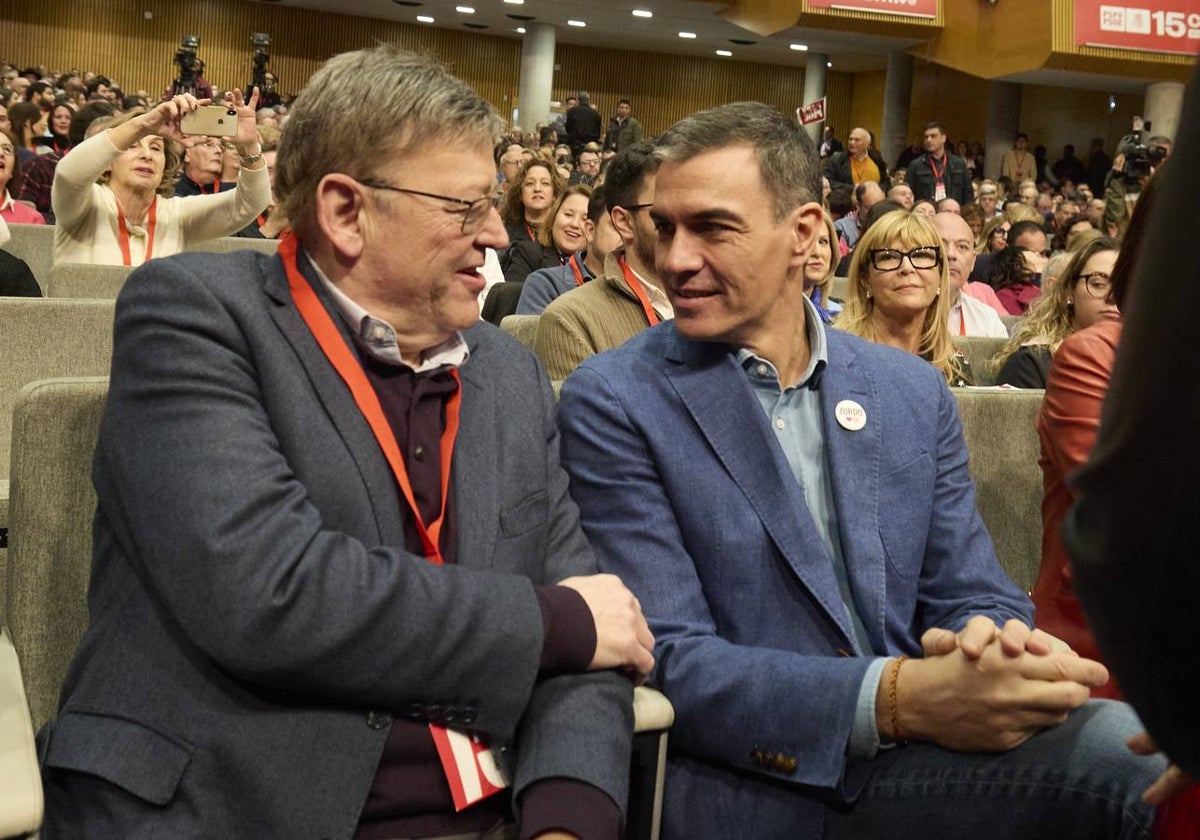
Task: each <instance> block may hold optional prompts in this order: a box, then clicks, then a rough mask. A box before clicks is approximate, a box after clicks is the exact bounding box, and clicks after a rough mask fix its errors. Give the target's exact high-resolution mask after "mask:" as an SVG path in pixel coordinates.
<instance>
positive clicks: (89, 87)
mask: <svg viewBox="0 0 1200 840" xmlns="http://www.w3.org/2000/svg"><path fill="white" fill-rule="evenodd" d="M100 85H104V86H105V87H107V88H111V87H112V82H110V81H109V80H108V77H107V76H93V77H92V80H91V81H90V82H88V83H87V84H86V85H85V86H84V90H86V91H87V95H88V96H91V95H92V94H93V93H95V92H96V91H97V90H98V89H99V88H100Z"/></svg>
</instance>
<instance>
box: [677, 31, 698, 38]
mask: <svg viewBox="0 0 1200 840" xmlns="http://www.w3.org/2000/svg"><path fill="white" fill-rule="evenodd" d="M679 37H680V38H695V37H696V33H695V32H680V33H679Z"/></svg>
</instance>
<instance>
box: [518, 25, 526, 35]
mask: <svg viewBox="0 0 1200 840" xmlns="http://www.w3.org/2000/svg"><path fill="white" fill-rule="evenodd" d="M517 34H518V35H524V34H525V27H524V26H518V27H517Z"/></svg>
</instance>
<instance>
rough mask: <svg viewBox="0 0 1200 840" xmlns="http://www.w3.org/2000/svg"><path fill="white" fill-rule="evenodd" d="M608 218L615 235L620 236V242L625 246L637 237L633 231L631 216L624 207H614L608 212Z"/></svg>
mask: <svg viewBox="0 0 1200 840" xmlns="http://www.w3.org/2000/svg"><path fill="white" fill-rule="evenodd" d="M609 218H611V219H612V225H613V228H614V229H615V230H616V232H617V235H618V236H620V237H621V242H622V243H623V244H624V245H625V247H629V246H630V245H632V244H633V243H634V241H635V240H636V239H637V236H636V234H634V232H633V217H632V216H631V215H630V213H629V211H628V210H626V209H625V208H624V207H614V208H613V209H612V210H611V211H610V212H609Z"/></svg>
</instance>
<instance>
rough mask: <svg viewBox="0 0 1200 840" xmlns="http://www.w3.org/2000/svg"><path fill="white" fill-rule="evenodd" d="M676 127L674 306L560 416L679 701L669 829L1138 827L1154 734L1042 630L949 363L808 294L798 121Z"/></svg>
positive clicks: (597, 365)
mask: <svg viewBox="0 0 1200 840" xmlns="http://www.w3.org/2000/svg"><path fill="white" fill-rule="evenodd" d="M662 142H663V147H662V148H663V151H662V152H661V154H662V156H663V158H664V161H663V164H662V167H661V168H660V170H659V175H658V183H657V189H656V192H655V199H654V206H653V207H652V208H651V216H652V218H653V219H654V223H655V225H656V228H657V230H658V244H657V253H656V262H657V265H658V270H659V272H660V274H661V276H662V277H663V279H664V280H665V282H666V285H667V288H668V290H669V293H670V295H671V298H672V303H673V304H674V306H675V312H676V320H675V322H674V323H673V324H664V325H662V326H660V327H657V328H655V329H652V330H649V331H647V332H646V333H644V334H642V335H640V336H638V337H636V338H634V339H632V340H631V341H630V342H628V343H627V344H625V345H623V346H622V347H620V348H618V349H616V350H614V351H611V352H609V353H604V354H601V355H599V356H597V357H595V358H593V359H590V360H588V361H587V362H585V363H584V364H583V365H582V366H581V367H580V368H579V370H578V371H577V372H576V373H575V374H574V375H572V376H571V377H570V378H569V379H568V380H567V381H566V383H565V385H564V386H563V389H562V397H561V403H560V413H559V425H560V428H561V429H562V433H563V461H564V464H565V465H566V467H567V470H568V472H569V473H570V475H571V492H572V495H573V496H574V497H575V499H576V501H577V502H578V503H579V506H580V510H581V516H582V521H583V525H584V531H585V532H586V533H587V535H588V537H589V539H590V541H591V542H592V545H593V547H594V549H595V550H596V551H597V554H598V557H599V560H600V563H601V567H602V568H606V569H608V570H610V571H613V572H615V573H617V574H619V575H620V576H621V577H622V578H623V579H624V580H625V581H626V583H628V584H629V586H630V587H631V588H632V589H633V591H634V593H635V594H636V595H637V596H638V598H639V599H640V600H641V603H642V606H643V609H644V610H645V613H646V615H647V617H648V618H649V620H650V625H651V629H652V630H653V631H654V633H655V636H656V639H657V649H656V654H657V661H658V664H657V666H656V669H655V672H654V675H653V677H652V680H653V681H654V683H655V684H656V685H657V686H658V687H659V688H661V690H663V691H664V692H665V693H666V694H667V695H668V697H669V698H670V699H671V701H672V703H673V704H674V706H675V712H676V718H675V721H676V722H675V726H674V729H673V730H672V733H671V742H670V743H671V754H670V756H669V764H668V771H667V773H668V775H667V789H666V800H665V814H664V836H665V837H667V838H689V840H694V838H714V839H715V838H728V837H747V838H749V837H753V838H755V839H756V840H764V838H766V839H767V840H769V839H770V838H779V840H784V838H787V840H792V838H820V837H835V838H873V837H888V838H891V837H910V836H911V837H922V838H926V837H945V838H959V837H972V838H974V837H994V838H1000V837H1012V838H1033V837H1085V836H1086V837H1109V836H1112V837H1137V836H1146V835H1147V834H1148V832H1149V830H1150V827H1151V825H1152V818H1153V812H1152V809H1150V808H1149V806H1147V805H1145V804H1144V803H1142V802H1140V800H1139V798H1138V796H1139V794H1140V792H1141V791H1142V790H1143V789H1144V788H1145V787H1147V786H1148V785H1149V784H1150V783H1151V782H1152V781H1153V780H1154V778H1155V776H1156V774H1157V772H1158V771H1160V770H1161V769H1162V767H1163V762H1162V761H1161V760H1157V759H1156V760H1152V761H1146V760H1144V759H1140V758H1136V757H1134V756H1132V755H1131V754H1129V753H1128V752H1127V751H1126V749H1125V747H1124V745H1123V740H1124V738H1125V737H1127V736H1128V735H1131V734H1133V733H1136V732H1137V731H1138V730H1139V726H1138V724H1137V721H1136V718H1135V717H1134V716H1133V715H1132V713H1131V712H1130V710H1129V708H1128V707H1127V706H1125V705H1124V704H1117V703H1105V702H1088V699H1087V698H1088V692H1089V688H1090V687H1092V686H1095V685H1099V684H1102V683H1103V682H1104V681H1105V680H1106V679H1107V673H1106V672H1105V670H1104V668H1103V666H1101V665H1100V664H1099V663H1096V662H1092V661H1089V660H1086V659H1082V658H1080V657H1078V656H1076V655H1074V654H1073V653H1071V652H1069V651H1065V650H1055V649H1054V646H1053V643H1054V640H1052V639H1051V638H1050V637H1049V636H1047V635H1046V634H1044V633H1041V632H1039V631H1034V630H1031V626H1030V625H1031V623H1032V608H1031V605H1030V603H1029V600H1028V599H1027V598H1026V596H1025V595H1024V593H1022V592H1021V591H1020V590H1019V589H1017V587H1016V586H1014V585H1013V584H1012V582H1011V581H1010V580H1008V578H1007V577H1006V576H1005V574H1004V572H1003V571H1002V570H1001V569H1000V567H999V565H998V563H997V561H996V558H995V554H994V551H993V548H992V544H991V540H990V538H989V536H988V534H987V531H986V530H985V528H984V526H983V523H982V521H981V520H980V517H979V515H978V513H977V511H976V508H975V500H974V490H973V487H972V484H971V481H970V478H969V476H968V472H967V451H966V448H965V445H964V443H963V438H962V434H961V429H960V426H959V421H958V416H957V412H956V409H955V401H954V398H953V396H952V395H951V394H950V392H949V390H948V389H947V387H946V385H945V383H944V381H943V379H942V377H941V376H940V375H939V374H938V373H937V372H936V371H935V370H934V369H933V367H932V366H930V365H929V364H927V363H926V362H924V361H923V360H921V359H919V358H917V357H914V356H910V355H908V354H904V353H901V352H898V351H895V350H893V349H890V348H886V347H883V346H879V345H874V344H870V343H867V342H864V341H861V340H859V339H857V338H854V337H851V336H848V335H846V334H843V333H839V332H837V331H834V330H828V331H827V330H825V329H824V328H823V326H822V324H821V320H820V318H819V317H817V314H816V312H815V310H814V308H813V306H812V304H811V302H810V301H809V300H808V298H807V297H806V296H805V295H804V286H803V269H804V264H805V261H806V258H807V255H808V253H809V251H810V250H811V247H812V244H813V242H814V239H815V237H816V236H817V234H818V232H819V231H820V230H821V229H822V222H821V218H822V217H821V210H820V206H819V205H818V204H816V203H815V202H816V200H817V199H818V198H819V196H820V192H819V170H818V168H817V160H816V156H815V154H814V152H813V149H812V145H811V143H810V142H809V141H808V140H807V139H806V138H805V135H804V132H803V130H802V129H801V128H800V127H799V126H798V125H797V124H796V123H795V121H794V120H789V119H788V118H786V117H784V116H783V115H781V114H779V113H778V112H776V111H774V110H772V109H770V108H768V107H767V106H763V105H759V104H756V103H738V104H734V105H728V106H723V107H720V108H716V109H712V110H711V111H705V112H701V113H699V114H695V115H693V116H691V117H688V118H687V119H685V120H683V121H681V122H680V123H678V124H677V125H676V126H675V127H674V128H672V129H671V130H670V131H668V133H667V134H666V135H664V137H663V138H662ZM898 278H899V276H898Z"/></svg>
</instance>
